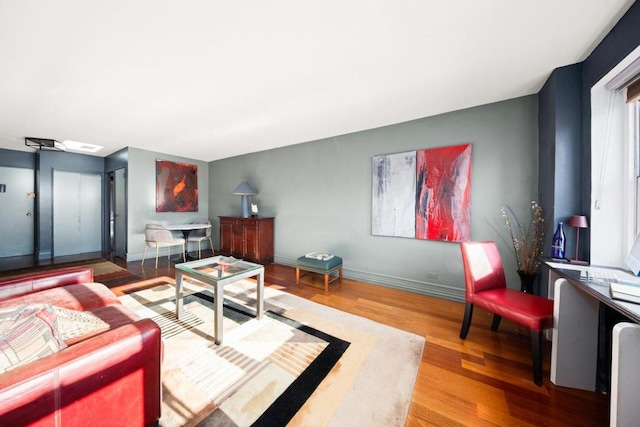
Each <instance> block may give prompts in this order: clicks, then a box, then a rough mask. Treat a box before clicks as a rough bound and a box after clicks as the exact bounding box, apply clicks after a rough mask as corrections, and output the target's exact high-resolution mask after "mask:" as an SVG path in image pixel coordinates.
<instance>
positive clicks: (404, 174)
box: [371, 144, 471, 242]
mask: <svg viewBox="0 0 640 427" xmlns="http://www.w3.org/2000/svg"><path fill="white" fill-rule="evenodd" d="M470 195H471V144H463V145H456V146H450V147H439V148H430V149H424V150H419V151H409V152H405V153H397V154H387V155H381V156H374V157H373V185H372V216H371V224H372V226H371V230H372V234H373V235H375V236H395V237H410V238H416V239H426V240H443V241H449V242H463V241H468V240H470V239H471V218H470V208H471V206H470Z"/></svg>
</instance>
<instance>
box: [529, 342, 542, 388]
mask: <svg viewBox="0 0 640 427" xmlns="http://www.w3.org/2000/svg"><path fill="white" fill-rule="evenodd" d="M543 349H544V341H543V334H542V331H534V330H532V331H531V357H532V360H533V382H534V383H535V384H536V385H537V386H540V385H542V352H543Z"/></svg>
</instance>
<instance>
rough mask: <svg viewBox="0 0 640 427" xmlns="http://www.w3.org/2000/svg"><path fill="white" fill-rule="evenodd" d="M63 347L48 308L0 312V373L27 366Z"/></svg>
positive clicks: (31, 306)
mask: <svg viewBox="0 0 640 427" xmlns="http://www.w3.org/2000/svg"><path fill="white" fill-rule="evenodd" d="M66 347H67V345H66V344H65V343H64V341H63V339H62V336H61V335H60V333H59V331H58V319H57V317H56V313H55V312H54V311H53V308H52V307H51V305H50V304H23V305H19V306H12V307H4V308H1V309H0V372H6V371H10V370H11V369H14V368H17V367H18V366H22V365H26V364H27V363H29V362H33V361H35V360H38V359H40V358H42V357H45V356H49V355H51V354H53V353H56V352H58V351H60V350H62V349H64V348H66Z"/></svg>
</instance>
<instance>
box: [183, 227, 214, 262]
mask: <svg viewBox="0 0 640 427" xmlns="http://www.w3.org/2000/svg"><path fill="white" fill-rule="evenodd" d="M192 224H208V225H209V227H207V228H200V229H197V230H193V231H192V232H191V234H189V238H188V239H187V246H188V242H198V258H202V255H201V252H200V243H201V242H202V241H203V240H208V241H209V245H210V246H211V250H212V251H213V241H211V222H210V221H209V220H208V219H202V220H197V221H193V223H192Z"/></svg>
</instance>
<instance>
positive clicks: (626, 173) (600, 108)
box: [589, 47, 640, 267]
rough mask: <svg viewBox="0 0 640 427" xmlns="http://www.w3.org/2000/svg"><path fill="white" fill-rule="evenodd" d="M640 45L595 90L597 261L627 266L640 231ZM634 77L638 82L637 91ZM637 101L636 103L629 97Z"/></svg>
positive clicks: (594, 228) (592, 222) (594, 247)
mask: <svg viewBox="0 0 640 427" xmlns="http://www.w3.org/2000/svg"><path fill="white" fill-rule="evenodd" d="M639 75H640V47H638V48H637V49H636V50H635V51H634V52H632V54H631V55H629V57H627V58H625V59H624V60H623V61H622V62H621V63H620V64H619V65H618V66H616V67H614V68H613V69H612V70H611V72H610V73H609V74H607V75H606V76H605V77H603V79H602V80H601V81H600V82H598V83H597V84H595V85H594V86H593V88H592V89H591V191H592V193H591V212H590V224H589V225H590V229H589V232H590V237H591V239H590V244H591V247H590V249H591V262H592V263H593V264H600V265H611V266H619V267H624V265H625V264H624V262H625V259H626V256H627V254H628V252H629V249H630V247H631V245H632V244H633V241H634V239H635V236H636V234H637V232H638V231H640V145H639V137H638V132H639V128H640V121H639V113H638V110H639V107H638V100H637V99H627V97H628V96H638V98H640V80H636V77H637V76H639ZM634 81H637V82H638V86H637V90H638V92H637V93H636V95H633V94H634V90H635V89H634V88H632V87H631V86H633V85H634ZM628 101H632V102H628Z"/></svg>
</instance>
